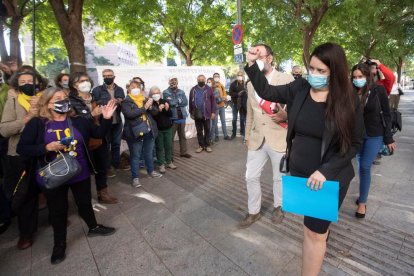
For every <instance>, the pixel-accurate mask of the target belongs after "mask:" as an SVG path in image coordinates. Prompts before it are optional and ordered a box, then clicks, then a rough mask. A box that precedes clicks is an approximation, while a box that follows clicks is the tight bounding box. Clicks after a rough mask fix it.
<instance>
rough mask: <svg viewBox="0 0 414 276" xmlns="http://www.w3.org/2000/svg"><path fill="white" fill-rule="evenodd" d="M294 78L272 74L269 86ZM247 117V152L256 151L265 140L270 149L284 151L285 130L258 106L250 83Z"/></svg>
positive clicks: (282, 74) (277, 73)
mask: <svg viewBox="0 0 414 276" xmlns="http://www.w3.org/2000/svg"><path fill="white" fill-rule="evenodd" d="M293 80H294V78H293V77H292V76H291V75H289V74H285V73H280V72H278V71H276V70H275V71H274V72H273V76H272V79H271V81H270V84H272V85H283V84H287V83H290V82H292V81H293ZM247 92H248V98H247V115H246V116H247V117H246V136H245V139H246V140H247V141H249V142H248V144H249V146H248V149H249V150H258V149H259V148H260V147H261V146H262V144H263V140H265V142H266V144H267V145H268V146H270V148H271V149H272V150H274V151H277V152H285V150H286V134H287V129H285V128H283V127H281V126H279V125H278V124H277V123H275V122H274V121H273V120H272V119H271V118H270V117H269V115H267V114H266V112H264V111H263V110H262V108H261V107H260V106H259V103H258V101H257V100H256V97H255V90H254V88H253V85H252V83H251V82H249V83H248V84H247Z"/></svg>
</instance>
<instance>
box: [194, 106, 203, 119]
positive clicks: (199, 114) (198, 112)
mask: <svg viewBox="0 0 414 276" xmlns="http://www.w3.org/2000/svg"><path fill="white" fill-rule="evenodd" d="M193 113H194V114H193V116H194V120H202V119H203V118H204V116H203V112H202V111H201V109H200V108H198V107H196V108H194V112H193Z"/></svg>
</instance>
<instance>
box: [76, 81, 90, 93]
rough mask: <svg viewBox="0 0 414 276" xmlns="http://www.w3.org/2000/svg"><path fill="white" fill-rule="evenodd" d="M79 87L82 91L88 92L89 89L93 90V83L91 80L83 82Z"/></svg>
mask: <svg viewBox="0 0 414 276" xmlns="http://www.w3.org/2000/svg"><path fill="white" fill-rule="evenodd" d="M78 89H79V91H80V92H83V93H88V92H89V91H91V83H90V82H89V81H84V82H81V83H79V85H78Z"/></svg>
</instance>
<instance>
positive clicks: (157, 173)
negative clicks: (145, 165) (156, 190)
mask: <svg viewBox="0 0 414 276" xmlns="http://www.w3.org/2000/svg"><path fill="white" fill-rule="evenodd" d="M150 176H151V177H153V178H155V177H162V174H160V173H159V172H156V171H153V172H152V173H150Z"/></svg>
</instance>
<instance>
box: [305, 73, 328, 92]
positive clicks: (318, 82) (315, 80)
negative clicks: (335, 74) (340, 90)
mask: <svg viewBox="0 0 414 276" xmlns="http://www.w3.org/2000/svg"><path fill="white" fill-rule="evenodd" d="M308 82H309V84H310V86H312V88H314V89H321V88H324V87H326V86H328V76H322V75H314V74H309V76H308Z"/></svg>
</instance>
